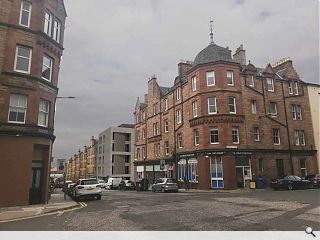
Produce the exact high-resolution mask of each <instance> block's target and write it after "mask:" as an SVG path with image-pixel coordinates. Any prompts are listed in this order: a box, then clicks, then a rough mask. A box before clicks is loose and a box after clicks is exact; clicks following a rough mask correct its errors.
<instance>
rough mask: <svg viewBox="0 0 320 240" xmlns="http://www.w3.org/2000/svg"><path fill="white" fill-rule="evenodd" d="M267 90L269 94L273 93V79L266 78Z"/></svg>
mask: <svg viewBox="0 0 320 240" xmlns="http://www.w3.org/2000/svg"><path fill="white" fill-rule="evenodd" d="M267 90H268V91H269V92H274V85H273V79H272V78H267Z"/></svg>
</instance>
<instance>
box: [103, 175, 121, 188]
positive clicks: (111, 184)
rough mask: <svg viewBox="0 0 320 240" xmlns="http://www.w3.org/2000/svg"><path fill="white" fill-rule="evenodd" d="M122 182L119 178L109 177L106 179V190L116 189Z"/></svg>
mask: <svg viewBox="0 0 320 240" xmlns="http://www.w3.org/2000/svg"><path fill="white" fill-rule="evenodd" d="M121 181H122V178H119V177H111V178H109V179H108V182H107V186H106V188H108V189H118V188H119V184H120V182H121Z"/></svg>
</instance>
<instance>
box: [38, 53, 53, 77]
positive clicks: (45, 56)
mask: <svg viewBox="0 0 320 240" xmlns="http://www.w3.org/2000/svg"><path fill="white" fill-rule="evenodd" d="M45 58H47V59H48V60H50V66H47V65H45V64H44V60H45ZM44 67H47V68H49V69H50V77H49V79H47V78H45V77H43V76H42V73H43V68H44ZM52 71H53V59H52V58H51V57H49V56H48V55H46V54H44V55H43V58H42V71H41V77H42V79H44V80H46V81H48V82H51V81H52Z"/></svg>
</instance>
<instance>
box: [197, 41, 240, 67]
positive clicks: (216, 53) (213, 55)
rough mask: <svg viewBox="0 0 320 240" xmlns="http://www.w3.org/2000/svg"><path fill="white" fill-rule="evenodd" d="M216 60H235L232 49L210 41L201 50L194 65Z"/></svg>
mask: <svg viewBox="0 0 320 240" xmlns="http://www.w3.org/2000/svg"><path fill="white" fill-rule="evenodd" d="M216 61H227V62H234V60H233V59H232V57H231V50H229V49H228V48H224V47H220V46H218V45H216V44H214V43H210V44H209V45H208V46H207V47H206V48H205V49H203V50H202V51H201V52H199V53H198V54H197V56H196V58H195V59H194V62H193V65H194V66H196V65H199V64H204V63H211V62H216Z"/></svg>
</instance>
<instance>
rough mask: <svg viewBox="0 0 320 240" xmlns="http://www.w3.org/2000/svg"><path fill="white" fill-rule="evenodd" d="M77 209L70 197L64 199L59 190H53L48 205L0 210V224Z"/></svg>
mask: <svg viewBox="0 0 320 240" xmlns="http://www.w3.org/2000/svg"><path fill="white" fill-rule="evenodd" d="M78 207H80V205H79V204H78V203H77V202H75V201H73V200H72V199H71V198H70V197H68V196H66V199H64V194H63V192H62V191H61V189H55V192H54V193H52V194H51V197H50V200H49V203H48V204H35V205H27V206H17V207H5V208H0V223H3V222H11V221H15V220H22V219H28V218H33V217H38V216H42V215H45V214H49V213H56V212H61V211H65V210H69V209H75V208H78Z"/></svg>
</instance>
